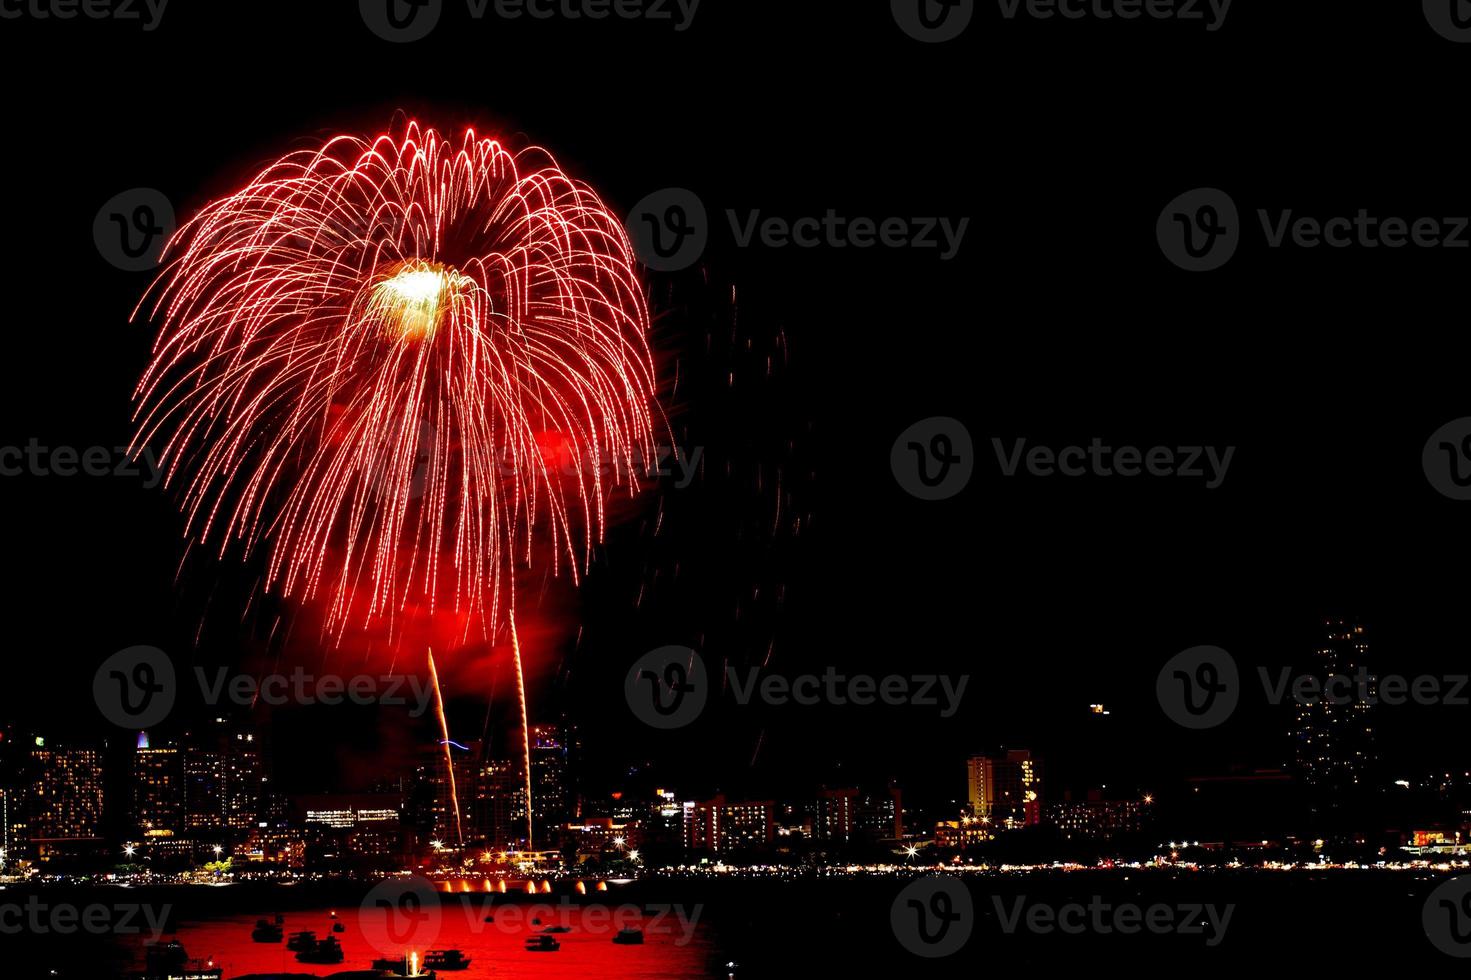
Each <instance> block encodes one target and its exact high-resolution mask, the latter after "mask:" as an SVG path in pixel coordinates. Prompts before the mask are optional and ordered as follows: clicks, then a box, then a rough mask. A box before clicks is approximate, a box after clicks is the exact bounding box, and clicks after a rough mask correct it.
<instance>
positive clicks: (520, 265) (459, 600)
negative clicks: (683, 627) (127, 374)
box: [134, 122, 657, 819]
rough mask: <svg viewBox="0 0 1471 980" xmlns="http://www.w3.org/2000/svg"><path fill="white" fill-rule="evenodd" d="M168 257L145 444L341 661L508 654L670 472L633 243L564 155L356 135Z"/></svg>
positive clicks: (185, 237) (140, 401) (276, 166)
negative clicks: (424, 625)
mask: <svg viewBox="0 0 1471 980" xmlns="http://www.w3.org/2000/svg"><path fill="white" fill-rule="evenodd" d="M166 256H167V259H168V264H167V265H166V266H165V268H164V270H163V272H162V273H161V274H160V276H159V278H158V279H157V280H156V282H155V283H154V285H153V286H152V287H151V288H150V290H149V292H148V294H146V295H145V297H144V300H143V302H142V303H140V305H139V311H141V310H142V309H143V308H144V307H145V305H147V306H148V307H149V310H150V315H151V316H153V317H155V318H157V319H159V320H160V321H161V326H160V331H159V334H158V338H157V340H156V342H155V344H154V349H153V357H152V361H151V363H150V364H149V366H148V368H147V369H146V371H145V372H144V374H143V376H142V378H141V379H140V381H139V382H138V386H137V388H136V389H135V392H134V402H135V406H136V407H135V413H134V419H135V423H136V425H137V432H136V436H135V439H134V446H135V448H137V447H142V446H144V445H145V444H147V443H149V442H150V441H153V440H155V439H161V440H162V442H163V448H162V453H161V459H162V463H163V467H164V474H165V475H164V481H165V486H167V487H170V488H176V489H177V490H178V491H179V493H180V496H181V498H182V502H181V503H182V508H183V511H184V514H185V517H186V521H185V525H186V536H187V537H189V538H190V539H191V540H198V541H201V542H209V543H211V544H212V545H213V546H214V547H215V548H216V550H217V551H218V553H219V554H220V555H222V556H223V555H224V554H225V553H226V552H227V551H228V550H229V548H230V547H231V546H232V545H234V544H237V543H238V544H242V545H243V546H244V550H245V552H246V554H249V553H251V552H253V551H254V550H256V549H261V550H262V551H263V553H264V554H265V557H266V571H265V581H264V586H265V588H266V589H267V590H271V591H274V592H276V593H278V594H280V595H283V596H286V597H290V598H295V599H298V600H302V601H305V602H310V603H313V604H315V605H318V606H320V607H321V608H322V609H323V610H324V612H325V615H324V620H323V630H324V632H325V633H326V634H327V635H329V636H330V637H332V638H333V639H334V640H337V641H340V640H341V639H342V636H343V633H344V632H345V630H346V629H347V628H348V627H349V626H350V625H352V626H361V627H363V628H368V627H370V626H385V627H386V629H387V631H388V635H389V637H390V640H392V638H393V637H394V636H395V635H397V634H396V627H397V625H398V624H399V623H401V622H402V621H403V620H404V619H406V618H407V617H408V615H409V613H410V612H413V613H414V614H420V613H424V612H427V614H428V615H429V616H430V617H432V616H433V615H434V614H435V613H436V611H452V612H453V613H454V614H455V616H456V617H458V618H457V619H456V622H459V623H462V624H463V626H462V629H463V636H462V637H460V639H461V640H463V641H469V640H470V639H471V637H472V632H473V631H474V630H475V628H476V626H477V625H478V628H479V631H480V633H481V635H482V636H483V637H485V638H486V639H491V640H493V639H494V637H495V636H496V635H497V633H498V631H499V630H500V629H501V628H502V627H503V626H505V625H508V624H513V623H514V612H515V610H514V590H513V588H512V580H513V577H514V575H515V573H516V570H517V569H518V568H524V567H527V566H530V565H532V564H533V563H534V562H536V561H540V562H543V563H546V564H550V566H551V570H552V572H553V573H554V574H556V573H558V572H560V570H561V568H562V567H563V566H564V565H565V567H566V568H567V569H568V571H569V576H570V577H571V579H572V580H573V581H574V582H576V581H577V580H578V578H579V577H580V574H581V573H582V572H583V571H584V570H585V569H586V568H587V567H588V565H589V564H590V562H591V559H592V554H593V548H594V546H595V545H596V544H597V543H598V542H599V541H601V540H602V538H603V534H604V529H605V520H606V504H607V500H608V498H609V496H610V495H611V493H612V489H613V487H614V486H616V485H617V484H618V483H620V482H621V480H620V475H621V474H622V473H624V472H627V473H628V474H630V476H629V479H628V481H627V483H628V486H627V490H628V492H629V493H630V494H633V493H635V492H636V491H637V489H638V486H637V483H638V479H637V471H636V469H635V460H639V459H641V460H648V459H652V458H654V429H655V421H654V418H655V414H656V412H657V405H656V403H655V398H654V390H655V380H654V379H655V374H654V368H653V358H652V354H651V352H650V348H649V329H650V322H649V314H648V308H647V303H646V301H645V299H644V295H643V291H642V287H641V285H640V283H639V279H638V275H637V271H636V269H637V266H636V262H635V260H634V257H633V251H632V247H631V245H630V243H629V241H628V237H627V234H626V233H625V231H624V229H623V226H622V223H621V221H619V219H618V218H617V217H616V216H615V215H613V214H612V212H611V211H610V210H609V209H608V208H607V207H606V206H605V205H604V204H603V202H602V201H601V199H600V198H599V197H598V196H597V194H596V193H595V192H594V191H592V190H591V189H590V188H589V187H587V186H586V185H585V184H582V183H579V182H577V181H574V180H573V179H571V178H570V177H568V176H567V175H566V174H564V173H563V172H562V171H561V170H560V169H559V168H558V166H557V164H556V161H555V160H554V159H553V158H552V157H551V155H550V154H549V153H547V152H546V151H544V150H540V149H536V148H531V149H527V150H523V151H520V152H517V153H514V154H513V153H511V152H510V151H508V150H507V149H506V148H505V147H504V146H502V144H501V143H499V142H497V141H495V140H490V139H484V138H480V137H477V136H476V134H475V133H474V132H473V131H467V132H466V133H465V135H464V137H463V138H462V139H461V140H460V141H459V143H458V144H456V143H453V142H451V141H450V140H448V139H446V138H444V137H442V136H441V135H440V134H438V133H437V132H436V131H434V130H432V129H423V128H421V127H420V126H419V124H418V123H417V122H410V123H407V124H406V125H404V126H402V127H401V128H397V129H396V130H395V132H393V133H389V134H384V135H380V136H378V137H376V138H375V139H373V140H371V141H368V140H363V139H359V138H356V137H349V136H338V137H334V138H332V139H330V140H328V141H327V142H326V143H325V144H324V145H322V146H321V147H320V148H319V149H316V150H309V151H302V152H297V153H292V154H289V155H287V156H285V157H282V158H281V159H280V160H277V161H276V162H274V163H272V164H270V165H269V166H268V167H266V168H265V169H264V170H262V171H261V172H260V173H258V174H257V175H256V176H255V177H254V178H253V179H251V180H250V182H249V183H248V184H247V185H246V186H245V187H244V188H243V189H241V190H239V191H237V192H236V193H234V194H232V195H230V196H228V197H224V198H221V199H219V200H216V201H213V202H211V203H210V204H209V205H207V206H206V207H205V208H204V210H203V211H202V212H201V213H200V214H199V215H198V216H196V217H195V218H193V219H192V220H191V221H189V222H188V223H186V224H185V225H184V226H183V227H182V228H181V229H180V230H179V232H178V233H177V234H176V236H175V237H174V239H173V240H171V241H170V243H169V247H168V250H167V252H166ZM134 315H135V317H136V316H137V315H138V311H135V314H134ZM548 437H554V438H551V439H549V438H548ZM549 446H555V447H556V449H557V452H556V456H557V458H556V459H549V458H548V457H549V456H550V455H551V453H550V452H549V448H548V447H549ZM610 469H611V470H612V473H613V476H612V477H611V478H609V477H607V476H606V473H607V472H608V470H610ZM511 637H512V646H513V655H514V658H515V660H516V667H517V686H518V692H519V694H520V702H521V714H522V728H523V732H522V734H523V741H524V742H527V743H528V744H529V735H528V733H527V732H526V715H527V712H526V704H525V685H524V676H523V675H522V672H521V663H520V645H519V640H518V638H517V637H516V634H515V632H514V628H513V629H512V633H511ZM527 754H529V748H528V750H527ZM527 778H528V782H529V779H530V773H529V771H528V773H527ZM527 807H528V819H529V811H530V798H529V795H528V799H527Z"/></svg>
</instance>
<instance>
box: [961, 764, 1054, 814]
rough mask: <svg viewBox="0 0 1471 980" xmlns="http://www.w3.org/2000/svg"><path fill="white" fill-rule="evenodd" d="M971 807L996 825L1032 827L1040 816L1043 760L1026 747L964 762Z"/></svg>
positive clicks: (973, 812) (972, 811)
mask: <svg viewBox="0 0 1471 980" xmlns="http://www.w3.org/2000/svg"><path fill="white" fill-rule="evenodd" d="M966 781H967V788H968V791H969V798H970V809H971V813H972V815H974V816H977V817H980V818H982V819H985V820H990V821H992V822H993V823H995V824H998V825H999V824H1005V825H1009V826H1031V825H1032V824H1036V823H1040V822H1041V819H1042V761H1041V760H1040V759H1038V758H1037V757H1035V756H1034V755H1033V754H1032V753H1031V751H1030V750H1028V749H1011V750H1009V751H1007V752H1004V753H1001V754H997V755H976V756H972V757H971V758H970V759H969V760H967V762H966Z"/></svg>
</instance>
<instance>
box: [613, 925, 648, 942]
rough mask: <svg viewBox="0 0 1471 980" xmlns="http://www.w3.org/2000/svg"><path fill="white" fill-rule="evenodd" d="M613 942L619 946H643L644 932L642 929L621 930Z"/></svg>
mask: <svg viewBox="0 0 1471 980" xmlns="http://www.w3.org/2000/svg"><path fill="white" fill-rule="evenodd" d="M613 942H615V943H617V944H618V945H619V946H642V945H643V944H644V931H643V930H642V929H619V930H618V934H617V935H615V936H614V937H613Z"/></svg>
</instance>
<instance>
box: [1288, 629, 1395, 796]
mask: <svg viewBox="0 0 1471 980" xmlns="http://www.w3.org/2000/svg"><path fill="white" fill-rule="evenodd" d="M1368 654H1369V644H1368V638H1367V636H1366V635H1365V633H1364V627H1363V626H1362V625H1360V624H1358V623H1355V622H1353V621H1351V620H1346V619H1329V620H1325V621H1324V622H1323V641H1322V643H1321V644H1320V645H1319V647H1318V648H1317V649H1316V650H1315V651H1314V653H1313V658H1312V661H1311V664H1310V666H1309V670H1308V672H1309V673H1310V674H1311V675H1312V676H1314V677H1315V678H1316V679H1317V680H1318V681H1319V682H1320V683H1322V684H1323V685H1325V687H1326V686H1328V679H1329V677H1332V676H1335V675H1336V676H1339V677H1342V678H1345V679H1346V681H1340V682H1338V684H1337V685H1335V686H1333V688H1332V693H1333V694H1334V695H1335V696H1332V697H1327V696H1325V697H1316V698H1312V699H1299V700H1297V701H1296V702H1295V704H1294V705H1293V712H1294V718H1293V730H1292V737H1293V748H1294V761H1295V762H1296V766H1297V772H1298V776H1299V777H1300V778H1301V779H1302V781H1303V784H1304V785H1305V786H1306V787H1307V788H1308V790H1309V793H1310V794H1311V795H1312V796H1313V797H1314V798H1315V800H1316V801H1317V802H1320V803H1322V802H1330V803H1333V802H1338V801H1340V799H1341V797H1342V796H1343V795H1344V794H1346V793H1350V792H1353V791H1355V790H1358V789H1361V788H1364V787H1366V785H1367V783H1368V780H1369V778H1370V770H1371V768H1372V766H1373V762H1374V724H1373V709H1372V702H1373V701H1374V700H1375V695H1376V693H1377V692H1376V690H1375V687H1376V682H1375V679H1374V678H1373V676H1372V675H1370V674H1369V673H1368V663H1367V661H1368ZM1343 695H1346V696H1343Z"/></svg>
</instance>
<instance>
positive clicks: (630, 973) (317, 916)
mask: <svg viewBox="0 0 1471 980" xmlns="http://www.w3.org/2000/svg"><path fill="white" fill-rule="evenodd" d="M479 898H480V899H481V900H480V901H477V900H475V899H471V900H470V901H466V902H463V903H460V902H447V903H446V904H445V906H444V915H443V919H442V925H441V928H440V933H439V938H438V939H437V940H436V941H435V943H434V947H433V948H435V949H458V950H460V951H461V952H463V953H464V954H465V955H466V956H468V957H469V958H470V960H471V964H470V968H469V969H468V970H464V971H457V972H454V973H443V972H441V974H440V977H441V980H448V978H449V977H465V978H467V980H473V978H476V977H507V976H516V977H520V976H527V977H546V978H553V980H555V978H566V980H573V978H575V980H589V978H615V980H619V978H630V980H666V978H667V980H673V978H686V977H698V976H710V975H712V974H711V973H710V969H711V964H712V963H718V962H719V958H718V957H717V956H716V954H715V950H714V948H713V946H712V944H711V942H710V939H709V936H708V934H707V932H706V930H705V928H704V926H703V925H702V924H700V923H698V922H696V923H693V924H692V923H690V922H689V921H688V920H689V918H691V917H692V915H690V914H687V915H686V916H685V917H684V918H680V917H679V916H677V915H675V914H672V913H671V914H667V915H662V916H654V915H646V914H644V913H643V911H642V910H640V909H639V907H638V906H611V907H609V906H600V907H597V908H595V909H584V908H579V907H574V906H568V905H563V904H560V903H554V902H548V903H518V904H516V905H511V904H506V903H495V902H493V901H491V900H490V897H489V896H480V897H479ZM487 915H488V916H491V917H493V918H494V919H495V920H496V921H494V922H485V921H484V919H485V917H486V916H487ZM258 918H260V916H258V915H250V916H244V915H241V916H232V917H230V918H225V919H217V920H211V921H208V922H198V923H185V924H181V925H180V927H179V933H178V937H177V938H178V939H179V941H180V942H181V943H183V944H184V947H185V948H186V949H187V950H188V951H189V955H190V956H191V957H195V958H198V959H207V958H213V959H214V961H215V963H216V964H217V965H219V966H221V967H222V968H223V969H224V971H225V978H226V980H231V978H234V977H239V976H244V975H246V974H296V975H301V976H317V977H326V976H330V975H332V974H333V973H341V972H344V971H347V970H366V969H368V967H369V966H370V965H371V963H372V961H373V960H375V959H378V958H379V957H380V956H382V955H383V954H382V953H381V952H379V951H378V950H375V949H373V948H372V947H371V946H370V945H369V944H368V942H367V941H366V940H365V939H364V938H363V937H362V935H361V934H360V933H359V931H358V929H357V923H356V921H355V916H353V915H351V914H346V913H343V914H339V916H338V918H337V919H336V920H335V921H338V922H342V923H343V924H344V925H345V926H346V931H345V932H340V933H333V932H332V924H333V921H334V920H333V919H332V918H331V917H330V910H329V909H327V908H323V909H321V910H319V911H308V912H293V913H290V914H288V915H287V916H286V922H285V924H284V925H283V926H282V928H283V929H284V930H285V931H286V934H287V935H290V934H291V933H293V932H302V931H305V930H313V931H315V932H316V934H317V936H318V938H321V937H325V936H329V935H335V937H336V938H337V940H338V941H339V942H340V943H342V950H343V953H344V954H345V958H344V959H343V961H342V963H340V964H337V965H334V966H324V965H314V964H309V963H298V962H297V961H296V954H295V953H294V952H292V951H290V950H288V949H286V947H285V944H284V943H255V942H252V941H251V938H250V931H251V929H252V928H253V927H254V926H255V922H256V919H258ZM533 918H539V919H540V920H541V923H540V924H539V925H533V924H531V920H532V919H533ZM552 925H555V926H568V927H570V928H571V931H570V932H566V933H559V934H557V935H556V939H557V941H558V942H559V943H560V944H561V949H560V950H558V951H557V952H554V953H531V952H527V951H526V948H525V947H526V939H527V937H529V936H532V935H535V934H538V933H540V932H541V931H542V930H543V929H545V928H546V927H547V926H552ZM625 926H634V927H638V928H642V929H643V930H644V942H643V945H641V946H634V945H630V946H622V945H618V944H615V943H614V942H613V936H614V934H615V933H616V932H617V931H618V929H619V928H622V927H625ZM170 938H172V937H170ZM403 952H404V953H405V954H407V953H409V952H416V953H418V954H419V956H420V959H422V958H423V954H424V953H425V952H426V950H422V949H419V950H407V949H405V950H404V951H403ZM139 960H140V962H139V966H140V967H141V950H140V952H139ZM721 975H722V976H723V973H722V974H721Z"/></svg>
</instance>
